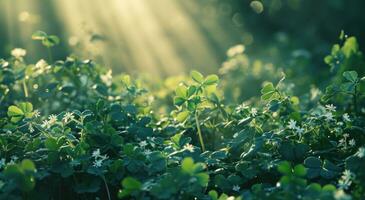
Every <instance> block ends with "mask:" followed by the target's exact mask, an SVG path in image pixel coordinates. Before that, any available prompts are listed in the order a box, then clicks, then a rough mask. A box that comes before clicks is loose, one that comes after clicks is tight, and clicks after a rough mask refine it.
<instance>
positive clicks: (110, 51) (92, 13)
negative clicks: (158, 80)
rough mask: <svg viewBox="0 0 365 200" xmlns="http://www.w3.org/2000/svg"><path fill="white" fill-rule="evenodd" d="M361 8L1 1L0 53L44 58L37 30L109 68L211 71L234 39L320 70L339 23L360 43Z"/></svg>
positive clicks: (265, 54) (65, 50)
mask: <svg viewBox="0 0 365 200" xmlns="http://www.w3.org/2000/svg"><path fill="white" fill-rule="evenodd" d="M363 8H365V1H361V0H353V1H346V0H323V1H318V0H262V1H250V0H205V1H203V0H201V1H200V0H1V1H0V57H7V56H9V52H10V50H11V49H13V48H15V47H21V48H25V49H27V51H28V53H27V57H26V58H27V60H28V61H30V62H36V61H37V60H39V59H40V58H42V57H45V56H46V55H47V52H46V51H45V50H44V48H43V47H42V46H41V45H40V44H39V43H38V42H35V41H32V40H31V38H30V36H31V34H32V33H33V32H35V31H37V30H42V31H45V32H47V33H49V34H55V35H58V36H59V37H60V38H61V45H59V46H57V47H56V48H55V49H53V54H54V57H55V58H57V59H63V58H65V57H66V56H67V55H69V54H75V55H77V56H81V57H82V58H93V59H94V60H97V61H98V62H100V63H102V64H103V65H105V66H106V67H107V68H112V69H113V71H114V72H124V71H126V72H129V73H140V72H141V73H148V74H151V75H153V76H155V77H164V76H166V75H176V74H181V73H183V72H187V71H189V70H190V69H193V68H194V69H198V70H200V71H202V72H206V73H215V72H217V70H218V69H219V67H220V66H221V63H222V62H223V61H224V60H225V59H226V54H225V52H226V50H227V49H228V48H229V47H231V46H233V45H235V44H244V45H245V46H246V50H247V53H248V55H249V56H250V57H253V58H255V57H257V58H260V59H262V60H265V61H267V62H272V63H273V64H274V65H275V66H285V65H287V62H288V60H290V58H291V57H293V56H297V54H298V52H300V53H301V55H305V57H306V58H307V60H308V63H309V64H308V66H309V67H308V69H306V70H309V71H311V70H312V71H313V70H318V69H321V68H327V67H326V66H325V65H324V64H323V61H322V58H323V56H324V55H326V54H327V53H328V51H329V50H328V49H329V48H330V44H332V43H334V42H336V41H337V38H338V35H339V32H340V31H341V30H342V29H343V30H345V32H346V33H347V34H349V35H355V36H357V37H358V39H359V43H360V47H361V46H365V45H363V43H364V39H363V38H364V36H365V32H364V29H365V28H364V27H365V26H364V25H365V17H363V11H362V9H363ZM312 54H313V55H315V56H312Z"/></svg>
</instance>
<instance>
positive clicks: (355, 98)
mask: <svg viewBox="0 0 365 200" xmlns="http://www.w3.org/2000/svg"><path fill="white" fill-rule="evenodd" d="M353 101H354V110H355V113H357V85H355V91H354V98H353Z"/></svg>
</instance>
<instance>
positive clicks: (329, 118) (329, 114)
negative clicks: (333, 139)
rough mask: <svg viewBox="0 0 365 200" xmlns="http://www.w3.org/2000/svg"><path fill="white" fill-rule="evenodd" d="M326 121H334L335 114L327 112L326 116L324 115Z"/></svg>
mask: <svg viewBox="0 0 365 200" xmlns="http://www.w3.org/2000/svg"><path fill="white" fill-rule="evenodd" d="M323 116H324V117H325V118H326V119H325V120H326V121H327V122H329V121H332V120H333V114H332V113H331V112H326V113H325V114H324V115H323Z"/></svg>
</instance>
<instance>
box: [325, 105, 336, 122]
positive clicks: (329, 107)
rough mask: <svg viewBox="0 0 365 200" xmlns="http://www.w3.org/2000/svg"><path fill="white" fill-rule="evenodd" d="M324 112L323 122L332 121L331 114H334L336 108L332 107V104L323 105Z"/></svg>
mask: <svg viewBox="0 0 365 200" xmlns="http://www.w3.org/2000/svg"><path fill="white" fill-rule="evenodd" d="M325 111H326V112H325V113H324V114H323V116H324V118H325V120H326V121H327V122H330V121H333V120H334V116H333V113H334V112H336V106H334V105H333V104H328V105H325Z"/></svg>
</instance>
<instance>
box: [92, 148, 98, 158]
mask: <svg viewBox="0 0 365 200" xmlns="http://www.w3.org/2000/svg"><path fill="white" fill-rule="evenodd" d="M91 156H92V157H94V158H95V159H97V158H98V157H100V149H96V150H95V151H93V153H92V155H91Z"/></svg>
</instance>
